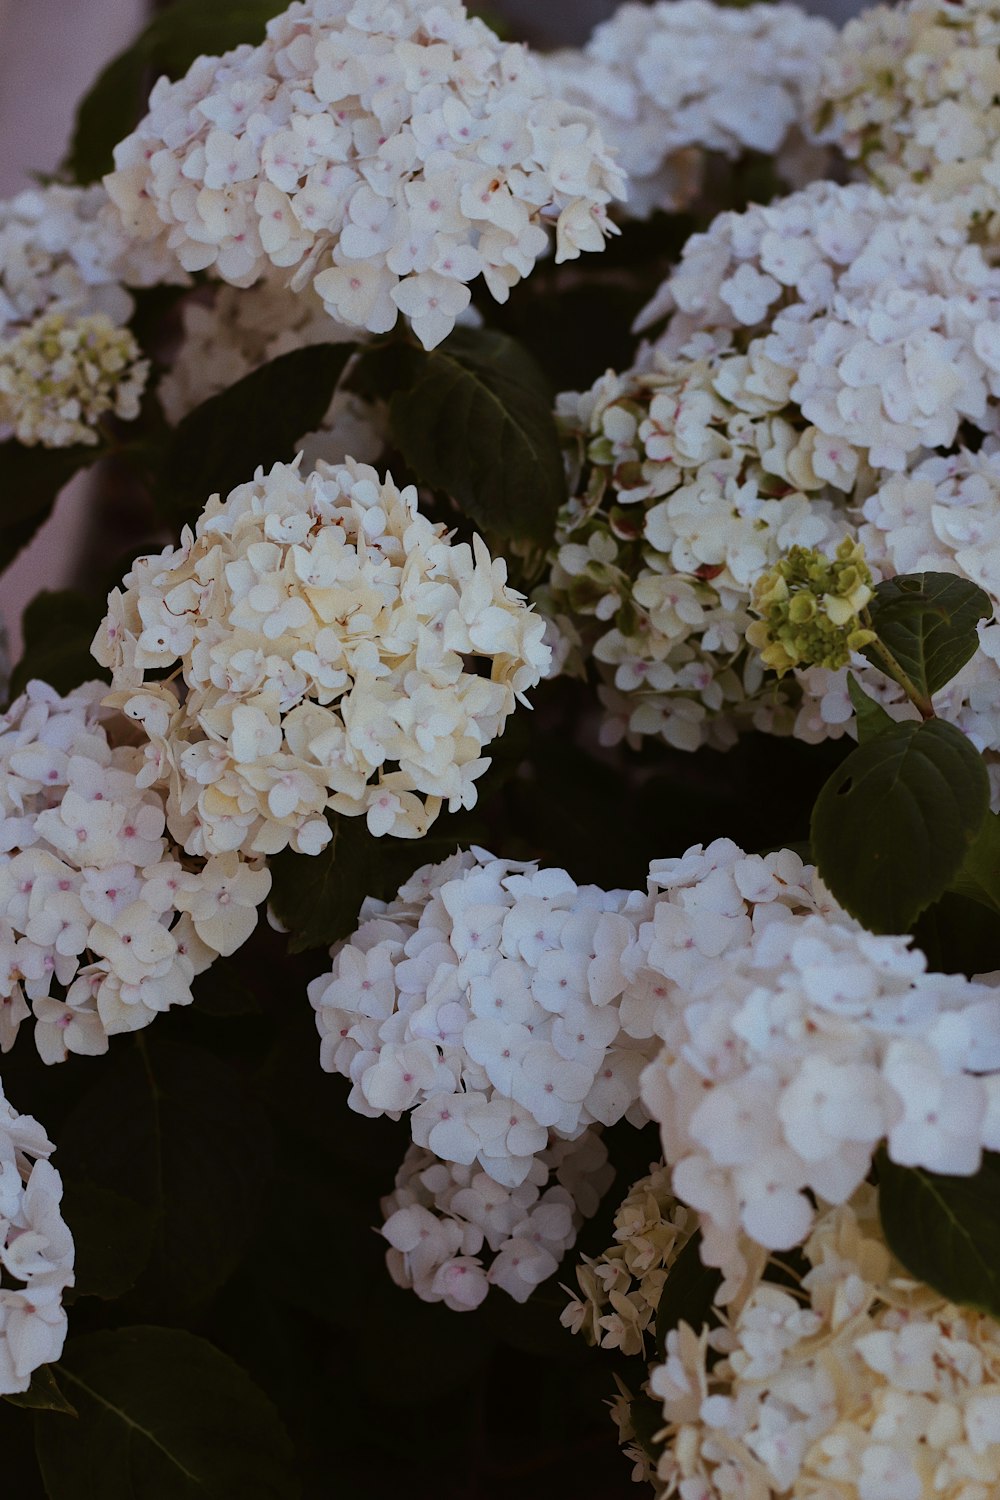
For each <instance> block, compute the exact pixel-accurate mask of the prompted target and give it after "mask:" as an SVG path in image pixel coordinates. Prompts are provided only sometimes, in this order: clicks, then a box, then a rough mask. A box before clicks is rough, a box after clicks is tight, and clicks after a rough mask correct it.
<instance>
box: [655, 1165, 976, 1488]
mask: <svg viewBox="0 0 1000 1500" xmlns="http://www.w3.org/2000/svg"><path fill="white" fill-rule="evenodd" d="M804 1262H805V1264H804V1267H803V1268H802V1270H801V1271H800V1272H797V1273H796V1274H795V1276H794V1278H793V1279H792V1281H791V1282H790V1281H789V1275H788V1272H787V1270H786V1271H785V1272H784V1273H783V1274H778V1273H777V1268H776V1267H772V1266H769V1267H767V1268H766V1269H765V1270H764V1272H763V1274H762V1275H761V1276H760V1277H759V1279H757V1280H756V1282H755V1284H753V1285H752V1286H751V1288H750V1289H749V1291H748V1292H747V1294H746V1295H745V1296H744V1297H743V1298H742V1299H741V1300H740V1302H739V1303H738V1304H737V1305H735V1306H731V1307H729V1308H727V1309H725V1311H724V1312H720V1313H718V1316H719V1318H720V1319H721V1326H720V1327H718V1328H716V1329H715V1331H714V1332H712V1333H709V1332H708V1330H707V1329H703V1330H701V1332H700V1333H699V1332H698V1331H696V1330H694V1329H691V1328H689V1327H687V1326H686V1325H683V1324H682V1325H681V1326H680V1327H679V1328H677V1329H676V1330H674V1331H673V1332H671V1333H670V1334H669V1335H668V1337H667V1348H666V1359H665V1362H664V1363H663V1364H661V1365H659V1366H657V1367H656V1368H655V1369H654V1370H653V1372H652V1376H651V1381H650V1385H651V1389H652V1391H653V1393H654V1394H655V1395H656V1396H658V1397H660V1398H661V1400H662V1401H663V1411H664V1416H665V1418H666V1422H667V1426H666V1428H665V1430H664V1432H663V1433H662V1434H660V1441H662V1442H663V1443H664V1447H663V1450H662V1453H661V1455H660V1458H659V1463H658V1468H657V1481H656V1483H657V1492H658V1493H659V1494H662V1495H674V1494H677V1495H681V1496H692V1497H694V1496H697V1497H699V1500H702V1497H703V1500H729V1497H731V1496H737V1495H738V1496H740V1497H741V1500H772V1497H777V1496H782V1497H789V1500H799V1497H801V1500H806V1497H809V1500H991V1497H993V1496H995V1495H996V1494H997V1492H998V1486H1000V1325H998V1324H997V1322H996V1321H995V1320H994V1319H993V1318H991V1317H989V1316H988V1315H987V1314H985V1313H980V1312H975V1311H973V1310H971V1309H968V1308H962V1307H957V1306H955V1305H954V1304H952V1303H950V1302H948V1300H947V1299H946V1298H944V1297H942V1296H939V1295H938V1294H937V1293H935V1292H933V1291H932V1290H931V1289H930V1288H929V1287H924V1286H921V1285H920V1284H919V1283H917V1282H915V1281H914V1280H913V1279H912V1278H910V1277H909V1276H908V1275H907V1274H906V1273H905V1272H904V1271H903V1269H902V1268H901V1267H900V1266H899V1265H898V1263H897V1262H895V1261H894V1260H893V1258H892V1256H891V1254H890V1252H889V1250H888V1249H887V1247H886V1244H885V1240H884V1238H883V1235H882V1231H881V1229H880V1226H879V1223H878V1215H877V1201H876V1195H875V1193H874V1191H873V1190H872V1189H871V1188H869V1187H867V1186H865V1187H862V1188H861V1189H860V1190H859V1192H858V1194H857V1195H856V1197H855V1199H854V1200H853V1201H852V1203H851V1204H849V1205H844V1206H843V1207H841V1208H838V1209H832V1210H829V1211H828V1212H827V1213H825V1214H824V1215H823V1216H822V1217H821V1218H820V1219H819V1220H818V1222H817V1224H816V1227H815V1229H814V1231H813V1234H812V1236H811V1237H810V1239H809V1240H808V1242H807V1243H806V1245H805V1247H804ZM713 1352H714V1354H715V1356H716V1357H715V1359H714V1360H713V1359H711V1358H710V1355H711V1354H712V1353H713ZM719 1353H721V1354H722V1355H723V1358H721V1359H719V1358H718V1357H717V1356H718V1354H719Z"/></svg>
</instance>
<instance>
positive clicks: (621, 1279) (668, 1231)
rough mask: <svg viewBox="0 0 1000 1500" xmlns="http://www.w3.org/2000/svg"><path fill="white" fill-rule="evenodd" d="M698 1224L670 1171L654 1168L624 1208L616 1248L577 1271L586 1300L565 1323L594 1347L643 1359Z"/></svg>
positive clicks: (573, 1305) (571, 1309)
mask: <svg viewBox="0 0 1000 1500" xmlns="http://www.w3.org/2000/svg"><path fill="white" fill-rule="evenodd" d="M696 1222H697V1221H696V1217H695V1215H694V1214H692V1213H691V1211H690V1209H687V1208H685V1207H684V1206H683V1204H680V1203H678V1201H677V1199H676V1197H675V1196H674V1192H673V1189H672V1187H671V1185H670V1171H669V1168H667V1167H665V1166H662V1165H660V1166H654V1167H652V1168H651V1169H650V1172H649V1175H648V1176H647V1177H641V1178H640V1179H639V1181H638V1182H635V1183H633V1184H632V1186H631V1187H630V1188H629V1190H628V1194H627V1195H626V1197H625V1198H624V1200H623V1201H622V1203H621V1204H620V1205H619V1208H618V1211H617V1213H616V1214H615V1242H614V1244H613V1245H611V1246H610V1247H609V1248H608V1249H607V1250H605V1252H604V1254H603V1255H600V1256H598V1257H597V1259H596V1260H593V1259H591V1257H590V1256H587V1255H585V1256H583V1257H582V1260H581V1262H580V1265H579V1266H577V1270H576V1279H577V1283H578V1285H579V1288H580V1292H581V1296H579V1297H573V1299H572V1300H571V1301H570V1302H569V1303H568V1304H567V1306H566V1307H565V1308H564V1309H563V1311H562V1313H561V1315H560V1318H559V1321H560V1322H561V1323H562V1324H563V1326H564V1327H565V1328H568V1329H569V1330H570V1331H571V1332H572V1333H582V1334H583V1336H584V1338H585V1339H586V1340H587V1343H588V1344H599V1345H600V1346H601V1348H602V1349H620V1350H621V1352H622V1353H623V1354H625V1355H633V1354H642V1353H643V1351H644V1350H646V1341H647V1339H649V1340H650V1341H652V1338H653V1335H654V1334H655V1332H656V1313H657V1309H658V1308H659V1305H660V1299H661V1297H662V1295H663V1289H664V1286H665V1285H666V1281H667V1276H668V1274H669V1271H670V1268H671V1266H672V1265H673V1263H674V1261H675V1260H676V1259H677V1256H678V1255H679V1254H680V1252H681V1251H682V1250H683V1249H684V1246H685V1245H686V1244H687V1243H688V1240H689V1239H690V1238H691V1233H692V1230H693V1229H694V1228H695V1225H696ZM646 1352H648V1351H646Z"/></svg>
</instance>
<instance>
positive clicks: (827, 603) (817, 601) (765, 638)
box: [746, 537, 875, 677]
mask: <svg viewBox="0 0 1000 1500" xmlns="http://www.w3.org/2000/svg"><path fill="white" fill-rule="evenodd" d="M873 593H874V589H873V587H872V575H871V571H870V569H869V567H868V564H867V563H866V562H865V549H864V547H863V546H862V545H861V543H860V542H856V541H854V540H853V538H851V537H845V538H844V540H843V541H842V542H841V543H840V546H839V547H838V548H837V551H836V554H835V556H834V557H832V558H830V557H827V556H826V555H825V554H824V553H822V552H820V551H818V550H817V549H816V548H815V547H793V548H792V549H791V551H790V552H789V553H788V555H787V556H786V557H783V558H781V559H780V561H779V562H778V563H776V564H775V566H774V567H773V568H769V569H768V571H767V572H766V573H762V574H761V576H760V578H758V580H757V582H756V584H755V585H754V590H753V609H754V612H755V613H756V614H758V615H759V616H760V619H759V620H754V622H753V623H752V624H751V625H750V626H749V628H748V629H747V633H746V638H747V640H748V641H749V643H750V645H751V646H755V647H756V648H757V649H758V650H759V651H760V654H761V660H762V661H763V662H764V665H765V666H767V667H770V668H771V670H772V671H774V672H777V674H778V676H779V677H783V676H784V674H785V673H786V672H790V671H791V670H792V669H793V668H794V667H827V668H828V669H829V670H830V671H834V672H835V671H838V670H839V669H840V668H841V667H846V665H847V663H848V662H849V661H850V659H851V654H852V652H855V651H863V650H864V648H865V647H866V646H869V645H871V643H872V641H874V640H875V632H874V630H870V629H869V628H868V626H867V625H866V623H865V611H866V610H867V606H868V604H869V602H870V600H871V598H872V594H873Z"/></svg>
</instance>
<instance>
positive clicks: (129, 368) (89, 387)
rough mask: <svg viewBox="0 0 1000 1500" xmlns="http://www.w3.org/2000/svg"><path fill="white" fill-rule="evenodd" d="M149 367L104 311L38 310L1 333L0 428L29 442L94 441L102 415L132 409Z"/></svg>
mask: <svg viewBox="0 0 1000 1500" xmlns="http://www.w3.org/2000/svg"><path fill="white" fill-rule="evenodd" d="M148 374H149V361H148V360H146V359H142V358H141V355H140V350H139V345H138V344H137V343H136V341H135V339H134V338H133V336H132V334H131V333H130V332H129V330H128V329H127V328H118V327H116V326H115V324H114V323H112V321H111V319H110V318H109V317H108V316H107V314H105V313H88V314H86V315H85V316H83V317H80V318H74V319H70V318H68V317H67V316H66V314H65V313H61V312H47V313H43V314H42V316H41V317H40V318H36V319H35V321H34V323H29V324H28V326H27V327H26V328H22V329H21V330H20V332H18V333H17V334H15V335H14V336H13V337H12V338H9V339H3V340H0V427H9V428H11V429H12V430H13V433H14V436H15V437H16V438H17V440H18V441H19V442H21V443H26V444H28V445H29V446H33V445H34V444H36V443H41V444H42V446H43V447H45V448H68V447H70V446H71V445H72V444H74V443H87V444H90V445H94V444H96V443H97V441H98V435H97V431H96V428H97V424H98V422H99V421H100V419H101V418H102V417H104V416H108V415H109V414H110V415H111V416H113V417H118V418H120V419H121V420H122V421H131V420H132V419H133V418H135V417H137V416H138V415H139V400H140V397H141V396H142V393H143V391H144V389H145V386H146V377H147V375H148Z"/></svg>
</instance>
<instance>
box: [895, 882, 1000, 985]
mask: <svg viewBox="0 0 1000 1500" xmlns="http://www.w3.org/2000/svg"><path fill="white" fill-rule="evenodd" d="M912 931H913V941H914V945H915V946H916V947H917V948H919V949H920V951H921V953H923V954H924V955H925V957H926V959H927V967H928V968H929V969H931V970H932V971H933V972H934V973H937V974H964V975H965V976H966V978H967V979H972V978H973V977H974V976H975V975H976V974H991V973H992V972H993V970H994V969H1000V911H998V910H997V908H996V907H994V906H988V905H986V904H985V903H983V902H980V901H973V900H971V899H970V898H969V897H968V896H959V895H957V894H956V893H955V891H954V890H949V891H945V893H944V895H943V896H939V897H938V899H937V900H936V901H935V902H933V903H932V904H931V905H930V906H929V907H928V908H927V910H926V911H923V912H921V913H920V916H919V917H918V918H917V920H916V922H915V923H914V925H913V929H912Z"/></svg>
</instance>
